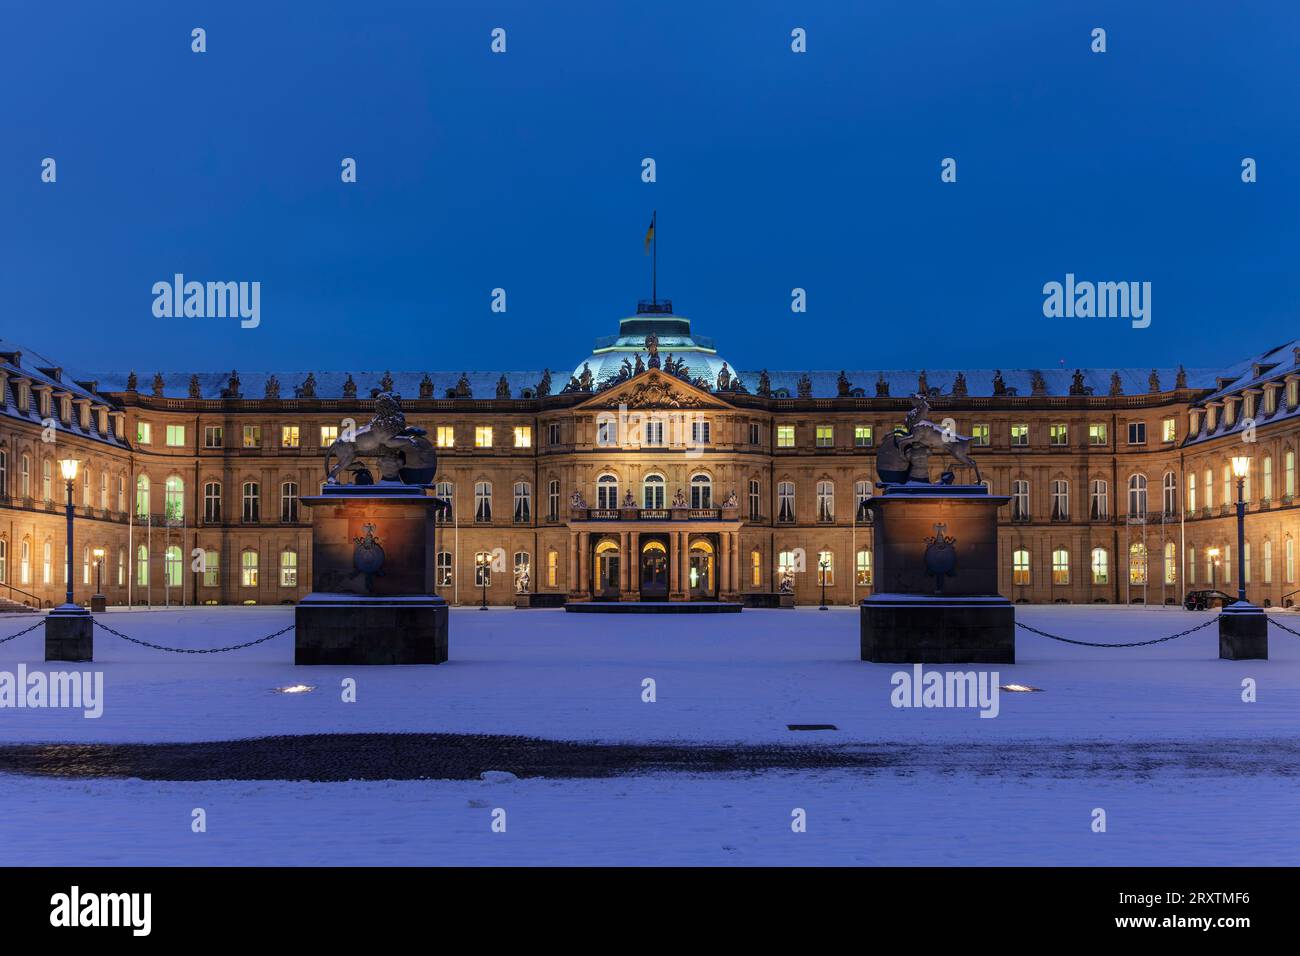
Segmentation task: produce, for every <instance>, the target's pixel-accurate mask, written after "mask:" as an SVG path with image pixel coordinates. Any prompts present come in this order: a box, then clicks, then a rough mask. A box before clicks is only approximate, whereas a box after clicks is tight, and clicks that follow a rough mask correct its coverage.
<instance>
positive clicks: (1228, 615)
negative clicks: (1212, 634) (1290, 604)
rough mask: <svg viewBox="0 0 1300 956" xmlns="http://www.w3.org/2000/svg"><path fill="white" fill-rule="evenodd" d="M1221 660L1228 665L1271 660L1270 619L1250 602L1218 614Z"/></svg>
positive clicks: (1233, 605)
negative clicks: (1269, 651)
mask: <svg viewBox="0 0 1300 956" xmlns="http://www.w3.org/2000/svg"><path fill="white" fill-rule="evenodd" d="M1219 657H1220V658H1222V659H1223V660H1225V661H1266V660H1268V615H1267V614H1265V613H1264V610H1263V608H1260V607H1256V606H1255V605H1254V604H1251V603H1249V602H1248V601H1237V602H1235V603H1233V604H1229V605H1228V606H1227V607H1225V608H1224V609H1223V610H1222V611H1221V612H1220V613H1219Z"/></svg>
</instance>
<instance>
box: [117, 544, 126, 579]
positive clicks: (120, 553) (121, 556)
mask: <svg viewBox="0 0 1300 956" xmlns="http://www.w3.org/2000/svg"><path fill="white" fill-rule="evenodd" d="M117 586H118V587H126V548H118V549H117Z"/></svg>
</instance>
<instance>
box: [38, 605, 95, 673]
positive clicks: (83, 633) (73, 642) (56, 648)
mask: <svg viewBox="0 0 1300 956" xmlns="http://www.w3.org/2000/svg"><path fill="white" fill-rule="evenodd" d="M93 627H94V625H93V623H92V618H91V616H90V612H89V611H87V610H86V609H85V608H84V607H78V606H77V605H75V604H62V605H60V606H59V607H56V608H55V609H54V610H53V611H51V612H50V613H49V614H48V615H46V618H45V659H46V660H47V661H93V660H94V659H95V640H94V634H93V630H92V629H93Z"/></svg>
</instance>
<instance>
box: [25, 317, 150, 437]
mask: <svg viewBox="0 0 1300 956" xmlns="http://www.w3.org/2000/svg"><path fill="white" fill-rule="evenodd" d="M0 369H3V370H4V371H5V372H6V373H7V375H8V378H9V385H8V387H7V388H5V389H3V390H2V391H0V415H4V416H5V417H6V418H11V419H19V420H21V421H26V422H29V423H31V424H33V425H35V426H37V427H40V426H41V425H42V418H41V413H40V406H39V404H38V403H36V402H34V401H33V402H28V405H27V408H26V409H25V410H24V409H21V408H19V406H18V382H17V379H19V378H26V379H30V380H31V383H32V386H33V388H39V387H40V386H49V387H50V388H51V389H53V390H54V393H55V394H60V393H66V394H68V395H71V396H72V398H73V400H74V401H89V402H91V403H92V405H93V406H105V405H110V406H111V403H110V402H109V401H108V400H107V399H105V398H104V397H103V396H102V395H99V394H96V392H94V391H92V390H91V388H92V387H97V386H96V384H95V383H94V382H93V380H92V379H93V377H87V376H81V375H73V374H71V373H69V372H68V371H67V370H65V369H62V368H60V367H59V366H58V365H57V364H56V363H55V362H53V361H52V360H50V359H48V358H46V357H45V356H44V355H42V354H40V353H39V352H34V351H32V350H31V349H27V348H23V347H22V346H20V345H18V344H17V343H15V342H10V341H8V340H7V339H0ZM81 382H85V383H86V385H82V384H80V383H81ZM87 386H90V387H87ZM51 417H52V418H53V420H54V428H55V431H56V432H65V433H67V434H71V435H77V436H80V437H82V438H89V439H91V440H93V441H102V442H106V443H108V444H110V445H117V446H119V447H125V443H124V442H122V441H120V440H119V439H118V437H117V435H116V434H115V433H114V431H113V425H112V423H111V422H107V423H106V428H105V431H103V432H101V431H100V430H99V415H97V414H92V415H91V416H90V422H89V424H88V426H87V427H86V428H82V427H81V415H80V414H78V413H77V412H75V411H74V412H73V414H72V415H71V416H70V419H69V421H68V422H67V423H65V422H64V421H63V418H62V416H61V415H60V414H59V413H58V411H57V409H56V410H55V411H54V414H53V415H52V416H51Z"/></svg>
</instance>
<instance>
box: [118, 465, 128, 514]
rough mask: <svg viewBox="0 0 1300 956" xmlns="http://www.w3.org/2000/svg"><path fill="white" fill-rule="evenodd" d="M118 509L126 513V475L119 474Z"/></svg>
mask: <svg viewBox="0 0 1300 956" xmlns="http://www.w3.org/2000/svg"><path fill="white" fill-rule="evenodd" d="M117 510H118V511H119V512H120V513H121V514H126V475H118V476H117Z"/></svg>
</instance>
